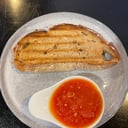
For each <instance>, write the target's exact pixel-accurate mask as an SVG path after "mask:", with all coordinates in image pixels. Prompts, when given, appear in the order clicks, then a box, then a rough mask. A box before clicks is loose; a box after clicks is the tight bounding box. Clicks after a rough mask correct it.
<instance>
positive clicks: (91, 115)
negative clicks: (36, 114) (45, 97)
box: [49, 78, 103, 128]
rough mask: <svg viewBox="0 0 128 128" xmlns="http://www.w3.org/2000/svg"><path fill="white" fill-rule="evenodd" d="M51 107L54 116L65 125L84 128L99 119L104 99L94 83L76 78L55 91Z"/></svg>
mask: <svg viewBox="0 0 128 128" xmlns="http://www.w3.org/2000/svg"><path fill="white" fill-rule="evenodd" d="M49 107H50V111H51V113H52V115H53V116H54V117H55V118H56V119H57V120H58V121H60V122H61V123H62V124H63V125H65V126H67V127H72V128H82V127H87V126H89V125H91V124H93V123H94V122H95V121H96V120H97V119H98V117H99V116H100V114H101V112H102V108H103V99H102V96H101V94H100V92H99V90H98V89H97V88H96V87H95V85H94V84H93V83H92V82H90V81H88V80H84V79H80V78H75V79H71V80H68V81H66V82H64V83H62V85H61V86H59V87H58V88H57V89H56V90H55V91H54V93H53V95H52V96H51V99H50V106H49Z"/></svg>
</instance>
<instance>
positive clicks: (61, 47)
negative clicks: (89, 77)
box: [13, 24, 120, 72]
mask: <svg viewBox="0 0 128 128" xmlns="http://www.w3.org/2000/svg"><path fill="white" fill-rule="evenodd" d="M119 60H120V56H119V53H118V51H117V49H116V48H115V47H114V45H113V44H112V43H108V42H106V40H105V39H103V37H102V36H101V35H100V34H98V33H96V32H95V31H93V30H91V29H89V28H86V27H83V26H81V25H72V24H59V25H55V26H53V27H52V28H50V29H49V30H48V31H43V30H42V31H34V32H32V33H29V34H28V35H26V36H25V37H23V38H22V39H21V40H20V41H19V42H18V43H17V44H16V46H15V47H14V61H13V62H14V65H15V67H16V68H17V69H19V70H20V71H24V72H50V71H69V70H75V69H99V68H107V67H109V66H112V65H114V64H117V63H118V62H119Z"/></svg>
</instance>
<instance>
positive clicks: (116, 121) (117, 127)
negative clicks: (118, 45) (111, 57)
mask: <svg viewBox="0 0 128 128" xmlns="http://www.w3.org/2000/svg"><path fill="white" fill-rule="evenodd" d="M59 11H68V12H77V13H81V14H85V15H88V16H91V17H93V18H96V19H97V20H99V21H101V22H103V23H104V24H106V25H107V26H108V27H110V28H111V29H112V30H113V31H114V32H115V33H116V35H117V36H118V37H119V38H120V40H121V41H122V43H123V45H124V47H125V49H126V52H127V53H128V1H127V0H104V1H103V0H0V53H1V52H2V50H3V47H4V46H5V44H6V42H7V40H8V39H9V37H10V36H11V35H12V34H13V33H14V32H15V31H16V30H17V29H18V28H19V27H20V26H22V25H23V24H25V23H26V22H27V21H29V20H31V19H33V18H35V17H38V16H40V15H44V14H47V13H51V12H59ZM0 128H28V126H26V125H25V124H23V123H22V122H20V121H19V120H18V119H17V118H16V117H15V116H14V115H13V113H12V112H11V111H10V110H9V108H8V107H7V105H6V103H5V102H4V99H3V98H2V95H1V94H0ZM100 128H128V94H127V95H126V98H125V100H124V102H123V104H122V106H121V108H120V109H119V111H118V112H117V113H116V115H115V116H114V117H113V118H112V119H110V120H109V121H108V122H107V123H106V124H104V125H103V126H101V127H100Z"/></svg>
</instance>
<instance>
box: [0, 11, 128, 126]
mask: <svg viewBox="0 0 128 128" xmlns="http://www.w3.org/2000/svg"><path fill="white" fill-rule="evenodd" d="M60 23H71V24H76V25H79V24H80V25H83V26H86V27H89V28H91V29H93V30H95V31H97V32H98V33H100V34H101V35H102V36H103V37H104V38H105V39H106V40H107V41H108V42H113V44H114V45H115V46H116V48H117V49H118V51H119V54H120V56H121V61H120V62H119V63H118V64H117V65H115V66H113V67H111V68H108V69H104V70H98V71H89V70H83V71H82V70H80V71H79V70H76V71H71V72H53V73H22V72H18V71H17V70H15V68H14V67H13V63H12V55H13V54H12V53H13V47H14V45H15V44H16V43H17V41H18V40H20V39H21V38H22V37H23V36H24V35H26V34H27V33H29V32H32V31H34V30H35V29H48V28H49V27H51V26H53V25H56V24H60ZM126 60H127V55H126V52H125V49H124V47H123V45H122V43H121V42H120V40H119V39H118V37H117V36H116V35H115V34H114V33H113V32H112V31H111V30H110V29H109V28H108V27H107V26H105V25H104V24H102V23H101V22H99V21H97V20H95V19H93V18H90V17H88V16H85V15H81V14H76V13H69V12H59V13H52V14H47V15H44V16H40V17H38V18H36V19H34V20H32V21H30V22H28V23H26V24H25V25H23V26H22V27H21V28H20V29H18V30H17V31H16V32H15V33H14V34H13V35H12V37H11V38H10V39H9V40H8V42H7V44H6V46H5V48H4V51H3V53H2V57H1V67H2V68H1V70H0V76H1V77H0V79H1V91H2V95H3V97H4V99H5V101H6V103H7V105H8V106H9V108H10V109H11V111H12V112H13V113H14V114H15V115H16V116H17V118H19V119H20V120H21V121H23V122H24V123H25V124H26V125H28V126H30V127H33V128H42V127H43V128H50V127H52V128H57V126H55V125H54V124H51V123H49V122H47V121H41V120H38V119H36V118H34V117H32V116H31V114H30V113H29V112H28V100H29V98H30V96H31V95H32V94H34V93H35V92H37V91H39V90H41V89H43V88H47V87H49V86H50V85H53V84H55V83H56V82H58V81H59V80H61V79H63V78H65V77H68V76H71V75H84V76H86V77H89V78H90V79H92V80H94V81H95V82H96V83H97V84H98V85H99V87H100V89H101V90H102V92H103V95H104V97H105V112H104V116H103V118H102V120H101V122H100V123H99V124H98V126H101V125H102V124H103V123H105V122H106V121H108V120H109V119H110V118H111V117H112V116H113V115H114V114H115V113H116V112H117V110H118V109H119V107H120V105H121V103H122V101H123V99H124V97H125V95H126V91H127V83H128V80H127V79H128V78H127V76H128V68H127V65H128V61H126Z"/></svg>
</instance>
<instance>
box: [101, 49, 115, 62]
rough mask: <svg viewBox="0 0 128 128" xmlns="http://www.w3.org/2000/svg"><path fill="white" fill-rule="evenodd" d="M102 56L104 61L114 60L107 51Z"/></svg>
mask: <svg viewBox="0 0 128 128" xmlns="http://www.w3.org/2000/svg"><path fill="white" fill-rule="evenodd" d="M102 56H103V59H104V60H106V61H110V60H112V59H113V56H112V55H111V54H110V53H109V52H107V51H105V50H103V53H102Z"/></svg>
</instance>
